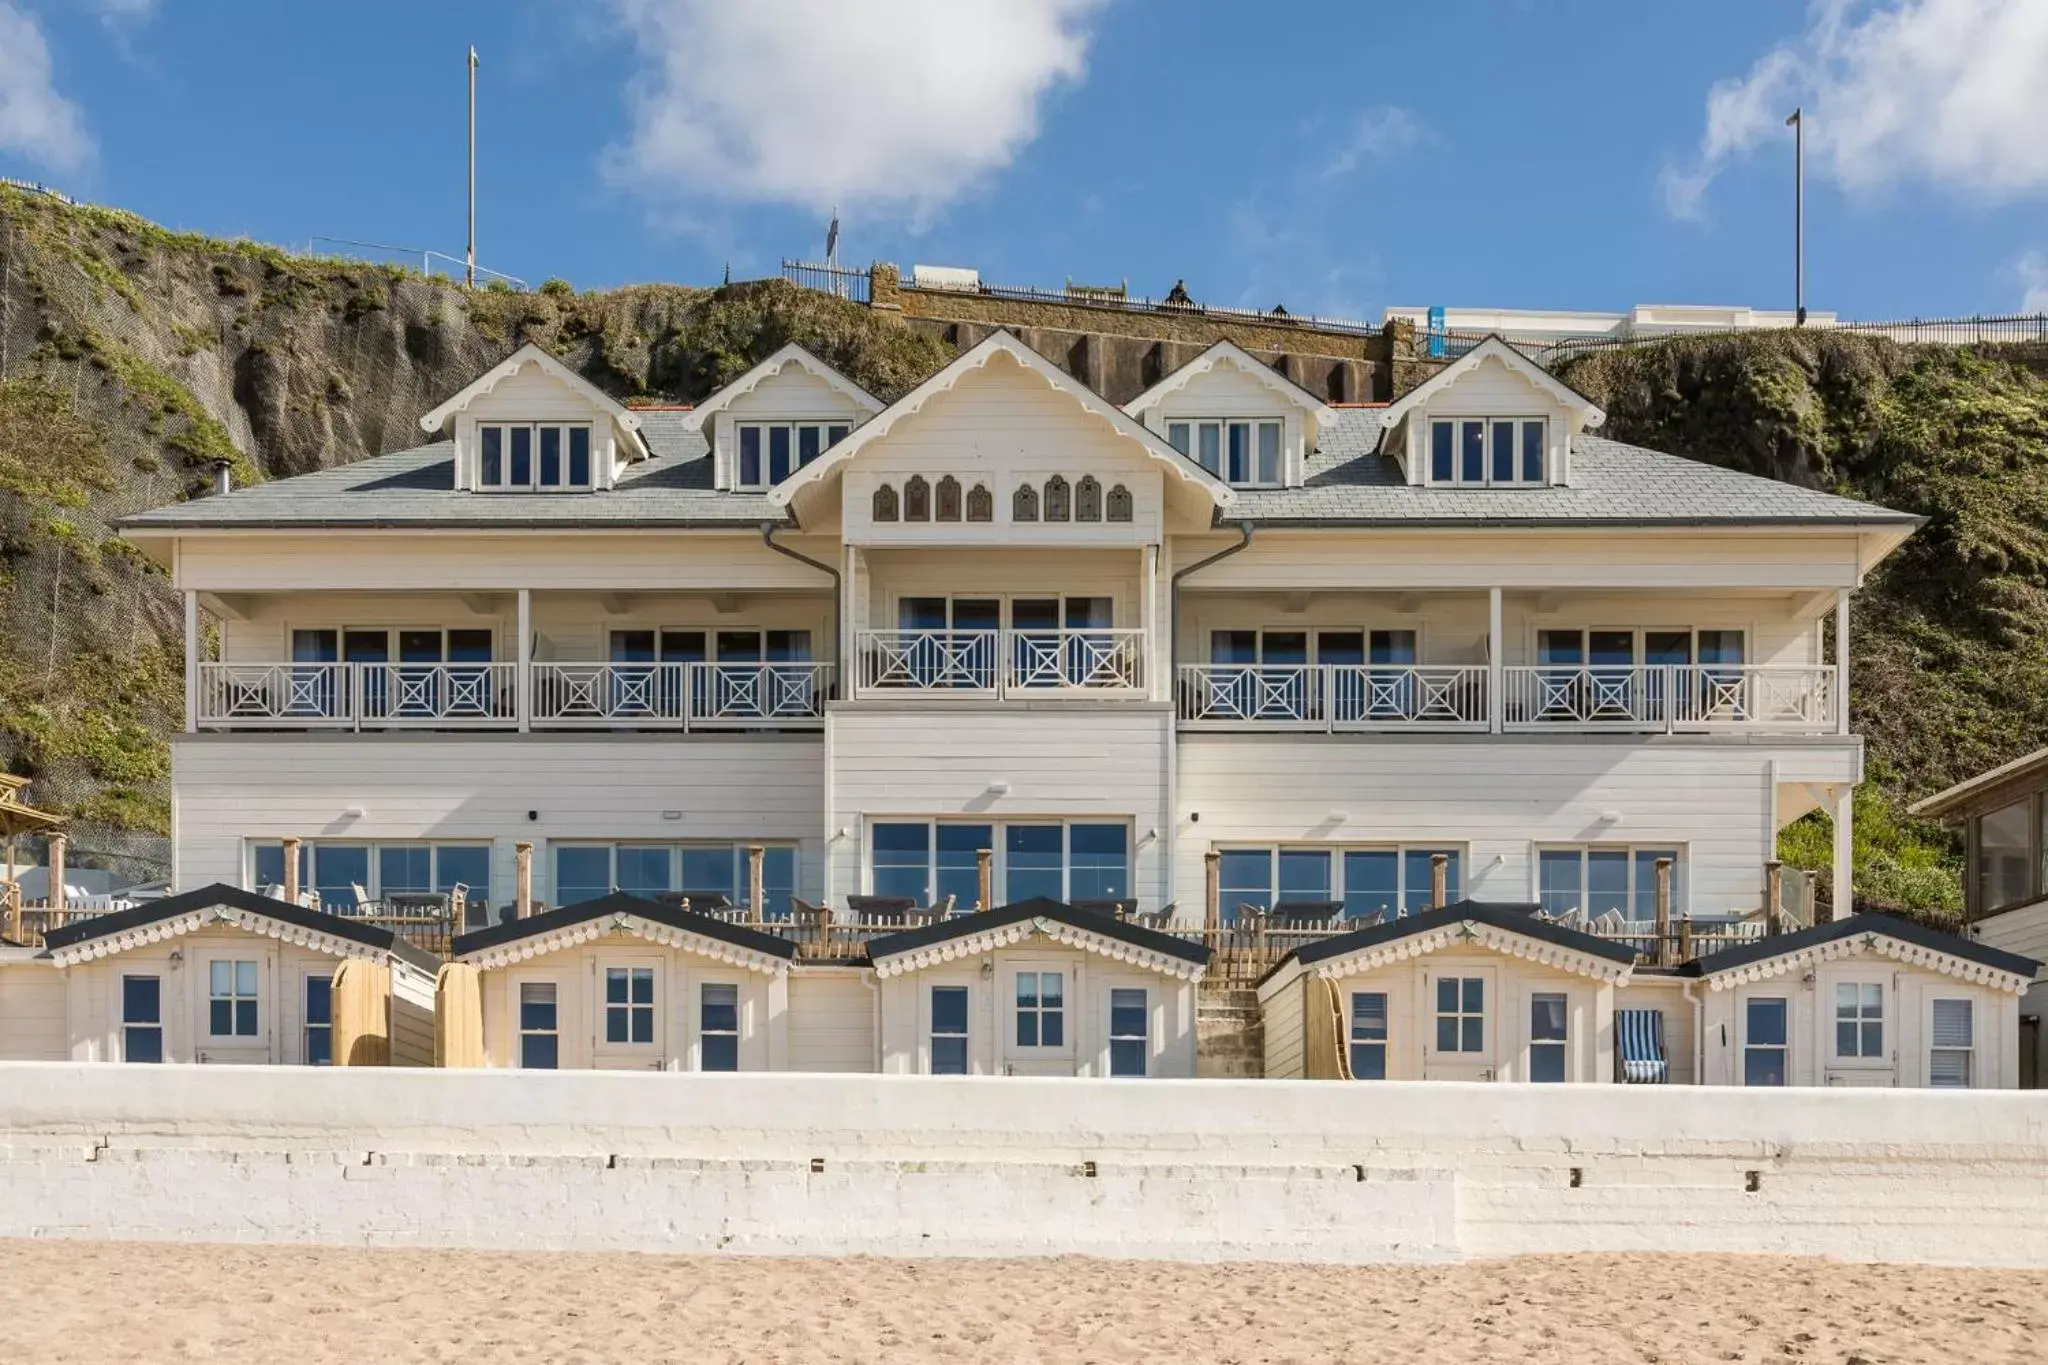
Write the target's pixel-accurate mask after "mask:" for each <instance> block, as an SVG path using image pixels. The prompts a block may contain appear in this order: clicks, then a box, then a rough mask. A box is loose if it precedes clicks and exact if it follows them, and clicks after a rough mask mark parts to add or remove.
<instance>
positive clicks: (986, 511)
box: [967, 483, 996, 521]
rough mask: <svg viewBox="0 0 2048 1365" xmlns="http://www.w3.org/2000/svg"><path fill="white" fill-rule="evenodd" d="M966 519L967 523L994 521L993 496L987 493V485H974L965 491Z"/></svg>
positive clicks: (994, 506)
mask: <svg viewBox="0 0 2048 1365" xmlns="http://www.w3.org/2000/svg"><path fill="white" fill-rule="evenodd" d="M967 519H968V520H969V521H994V520H995V519H996V499H995V495H994V494H993V493H991V492H989V491H988V485H987V484H980V483H978V484H976V485H974V487H972V488H970V489H969V490H967Z"/></svg>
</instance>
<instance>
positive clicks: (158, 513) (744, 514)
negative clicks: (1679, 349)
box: [122, 408, 1921, 530]
mask: <svg viewBox="0 0 2048 1365" xmlns="http://www.w3.org/2000/svg"><path fill="white" fill-rule="evenodd" d="M638 415H639V417H640V421H641V428H640V430H641V435H642V437H643V438H644V439H645V440H646V442H647V447H648V449H649V450H650V451H652V452H653V453H654V458H653V459H649V460H642V461H640V462H639V463H637V464H633V465H630V466H628V467H627V468H626V470H625V472H623V473H622V474H621V475H620V476H619V481H618V486H617V487H616V488H614V489H611V490H609V491H606V492H598V493H458V492H456V491H455V482H454V480H455V476H454V445H453V444H452V443H451V442H448V441H437V442H435V443H433V444H431V445H426V446H421V447H420V448H418V449H416V450H405V451H399V452H397V453H395V454H391V455H379V456H375V457H373V458H371V459H367V460H358V461H356V462H355V463H353V464H348V465H342V466H340V467H338V468H335V469H324V470H320V471H318V472H316V473H312V474H302V475H299V476H298V477H296V478H290V479H279V480H277V481H275V482H272V483H265V484H256V485H253V486H251V487H248V488H241V489H237V490H235V491H234V492H232V493H229V494H226V495H225V496H209V497H203V498H196V499H194V500H192V501H190V502H184V503H176V504H173V505H171V506H169V507H160V508H157V509H155V510H153V511H148V512H143V513H141V514H139V515H137V516H133V517H130V518H128V519H127V520H125V521H124V522H123V523H122V526H123V528H132V529H136V530H148V529H164V530H171V529H177V528H181V527H241V528H246V529H267V528H271V529H289V528H303V529H347V528H376V527H403V526H447V527H472V528H486V529H487V528H493V527H496V528H511V529H523V528H531V529H548V528H557V529H580V528H592V527H598V528H602V527H612V526H639V527H655V528H681V529H691V528H724V529H728V530H734V529H742V528H751V527H755V526H759V525H760V524H761V523H763V522H776V523H785V522H787V521H788V516H787V514H786V513H785V512H784V511H783V510H782V509H780V508H777V507H775V506H773V505H772V504H771V503H770V502H769V500H768V496H767V494H765V493H730V492H719V491H717V490H716V489H714V488H713V487H712V468H711V464H712V462H711V460H710V458H709V448H708V446H707V444H706V441H705V438H704V435H703V433H701V432H699V431H698V430H697V429H696V428H695V426H694V425H693V423H692V420H691V414H690V413H689V412H687V411H684V410H678V409H661V408H649V409H640V410H639V411H638ZM1381 435H1382V410H1380V409H1377V408H1344V409H1340V410H1338V413H1337V416H1336V419H1335V420H1334V421H1332V422H1329V423H1328V424H1326V425H1325V426H1324V428H1323V429H1322V432H1321V442H1320V449H1318V450H1317V451H1316V453H1314V454H1312V455H1310V456H1309V458H1308V470H1307V474H1308V481H1307V483H1306V485H1305V486H1304V487H1301V488H1276V489H1240V490H1238V493H1237V497H1236V500H1235V502H1233V503H1232V504H1231V505H1230V506H1228V507H1225V508H1221V509H1219V510H1218V512H1217V514H1216V520H1217V522H1218V523H1219V524H1234V523H1237V522H1241V521H1251V522H1255V523H1257V524H1259V525H1262V526H1327V525H1342V526H1365V527H1424V526H1530V527H1534V526H1603V525H1626V526H1640V525H1645V524H1662V525H1688V526H1690V525H1736V526H1739V525H1759V524H1772V523H1776V524H1779V525H1835V526H1851V525H1858V524H1883V525H1895V526H1904V527H1911V526H1916V525H1918V524H1919V522H1920V520H1921V519H1920V518H1918V517H1915V516H1912V515H1910V514H1908V513H1904V512H1894V511H1891V510H1889V509H1887V508H1883V507H1878V506H1875V505H1873V504H1870V503H1866V502H1857V501H1854V500H1853V499H1849V498H1840V497H1836V496H1834V495H1832V494H1829V493H1822V492H1818V491H1816V490H1814V489H1810V488H1800V487H1797V486H1795V485H1792V484H1787V483H1780V482H1778V481H1777V480H1775V479H1765V478H1759V477H1757V476H1756V475H1753V474H1742V473H1737V472H1736V471H1734V470H1730V469H1720V468H1717V467H1715V466H1713V465H1708V464H1701V463H1699V462H1698V461H1695V460H1688V459H1683V458H1681V457H1679V456H1676V455H1666V454H1663V453H1661V452H1659V451H1654V450H1645V449H1643V448H1642V447H1640V446H1631V445H1624V444H1622V443H1621V442H1619V441H1610V440H1607V439H1605V438H1603V437H1598V436H1582V437H1580V438H1579V440H1578V441H1577V443H1576V444H1575V445H1574V446H1573V448H1572V486H1571V487H1569V488H1504V489H1486V488H1418V487H1411V486H1409V485H1408V484H1407V483H1406V482H1405V481H1404V480H1403V478H1402V475H1401V469H1400V466H1399V465H1398V464H1397V463H1396V462H1395V461H1394V460H1393V459H1392V458H1390V457H1388V456H1385V455H1382V454H1380V453H1379V448H1380V438H1381Z"/></svg>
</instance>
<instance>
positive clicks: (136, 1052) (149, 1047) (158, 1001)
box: [121, 976, 164, 1062]
mask: <svg viewBox="0 0 2048 1365" xmlns="http://www.w3.org/2000/svg"><path fill="white" fill-rule="evenodd" d="M163 987H164V983H163V978H162V977H158V976H123V977H122V978H121V1060H122V1061H124V1062H160V1061H162V1060H163V1059H164V990H163Z"/></svg>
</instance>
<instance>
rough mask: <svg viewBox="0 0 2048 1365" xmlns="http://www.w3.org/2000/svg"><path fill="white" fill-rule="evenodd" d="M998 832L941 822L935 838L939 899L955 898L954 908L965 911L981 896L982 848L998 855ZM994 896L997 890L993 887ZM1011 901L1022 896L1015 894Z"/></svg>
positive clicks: (987, 828)
mask: <svg viewBox="0 0 2048 1365" xmlns="http://www.w3.org/2000/svg"><path fill="white" fill-rule="evenodd" d="M995 838H996V833H995V830H994V828H993V827H991V826H989V825H940V826H939V827H938V832H937V835H936V837H935V839H934V842H935V843H936V845H937V847H938V855H939V862H938V893H937V899H938V900H940V901H943V900H945V898H946V897H948V896H951V897H952V898H953V908H954V909H956V910H965V909H967V908H968V907H970V906H972V905H973V904H974V903H975V902H976V901H977V900H979V899H981V851H982V850H983V849H987V850H988V852H989V856H990V857H991V858H993V857H994V856H995V847H996V845H995ZM990 894H991V895H993V894H995V893H994V889H993V888H991V890H990ZM1011 899H1012V900H1016V899H1020V898H1019V897H1016V896H1012V897H1011Z"/></svg>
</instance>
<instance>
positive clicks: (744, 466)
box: [740, 427, 761, 488]
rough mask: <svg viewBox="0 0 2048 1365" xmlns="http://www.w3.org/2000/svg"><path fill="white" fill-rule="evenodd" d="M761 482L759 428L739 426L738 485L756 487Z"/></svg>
mask: <svg viewBox="0 0 2048 1365" xmlns="http://www.w3.org/2000/svg"><path fill="white" fill-rule="evenodd" d="M760 484H761V428H759V427H741V428H740V486H741V487H743V488H757V487H759V486H760Z"/></svg>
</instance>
